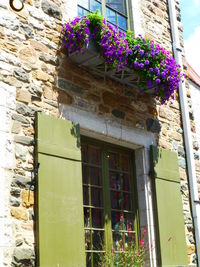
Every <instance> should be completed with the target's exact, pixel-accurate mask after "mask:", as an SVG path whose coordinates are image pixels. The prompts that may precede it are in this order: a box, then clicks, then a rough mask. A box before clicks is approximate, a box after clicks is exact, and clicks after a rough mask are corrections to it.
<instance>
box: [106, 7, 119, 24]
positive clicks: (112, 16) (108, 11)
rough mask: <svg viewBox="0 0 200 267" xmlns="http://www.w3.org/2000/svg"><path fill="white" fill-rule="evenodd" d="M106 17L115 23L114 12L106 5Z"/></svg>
mask: <svg viewBox="0 0 200 267" xmlns="http://www.w3.org/2000/svg"><path fill="white" fill-rule="evenodd" d="M106 17H107V20H108V21H109V22H111V23H113V24H117V19H116V13H115V12H114V11H112V10H111V9H110V8H108V7H107V8H106Z"/></svg>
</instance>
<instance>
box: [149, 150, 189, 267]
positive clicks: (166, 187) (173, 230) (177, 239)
mask: <svg viewBox="0 0 200 267" xmlns="http://www.w3.org/2000/svg"><path fill="white" fill-rule="evenodd" d="M151 156H152V163H153V178H154V186H155V200H156V212H157V214H156V215H157V231H158V239H159V252H160V262H161V266H163V267H164V266H165V267H167V266H175V267H178V266H188V265H187V250H186V240H185V228H184V217H183V204H182V197H181V192H180V182H178V181H180V178H179V174H178V160H177V156H176V153H174V152H171V151H168V150H165V149H161V148H159V149H158V148H157V147H152V148H151ZM168 175H169V176H168Z"/></svg>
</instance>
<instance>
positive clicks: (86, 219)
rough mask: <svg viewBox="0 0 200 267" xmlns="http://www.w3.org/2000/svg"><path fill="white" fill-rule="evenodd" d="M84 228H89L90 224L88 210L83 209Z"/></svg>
mask: <svg viewBox="0 0 200 267" xmlns="http://www.w3.org/2000/svg"><path fill="white" fill-rule="evenodd" d="M84 226H85V227H86V228H89V227H90V226H91V224H90V209H89V208H84Z"/></svg>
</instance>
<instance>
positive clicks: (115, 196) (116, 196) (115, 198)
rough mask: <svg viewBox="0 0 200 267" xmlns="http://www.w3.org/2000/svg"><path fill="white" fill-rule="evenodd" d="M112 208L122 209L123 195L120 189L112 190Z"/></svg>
mask: <svg viewBox="0 0 200 267" xmlns="http://www.w3.org/2000/svg"><path fill="white" fill-rule="evenodd" d="M110 199H111V208H112V209H117V210H120V209H121V208H122V195H121V192H119V191H114V192H113V191H111V196H110Z"/></svg>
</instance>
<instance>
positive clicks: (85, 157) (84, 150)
mask: <svg viewBox="0 0 200 267" xmlns="http://www.w3.org/2000/svg"><path fill="white" fill-rule="evenodd" d="M81 158H82V162H88V153H87V145H81Z"/></svg>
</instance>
